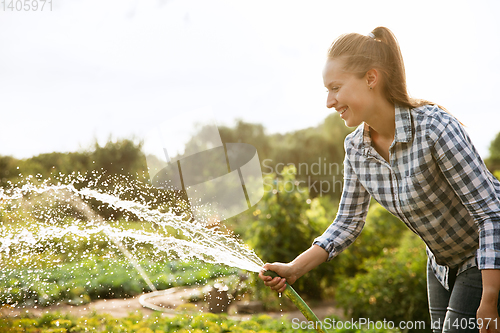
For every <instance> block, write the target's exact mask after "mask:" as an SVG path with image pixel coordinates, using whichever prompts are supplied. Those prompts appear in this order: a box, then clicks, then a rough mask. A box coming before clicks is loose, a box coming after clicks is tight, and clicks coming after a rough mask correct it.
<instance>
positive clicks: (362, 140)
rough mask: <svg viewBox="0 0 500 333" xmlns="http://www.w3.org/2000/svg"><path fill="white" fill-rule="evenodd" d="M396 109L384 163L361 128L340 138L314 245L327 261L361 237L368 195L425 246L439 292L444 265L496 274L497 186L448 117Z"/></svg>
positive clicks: (433, 110)
mask: <svg viewBox="0 0 500 333" xmlns="http://www.w3.org/2000/svg"><path fill="white" fill-rule="evenodd" d="M395 112H396V114H395V120H396V129H395V136H394V142H393V143H392V145H391V146H390V148H389V153H390V154H389V156H390V161H389V162H387V161H386V160H385V159H384V158H383V157H382V156H381V155H380V154H379V153H378V152H377V151H376V150H375V149H374V148H373V146H372V144H371V137H370V128H369V126H368V125H366V124H362V125H361V126H359V127H358V128H357V129H356V130H355V131H354V132H353V133H351V134H350V135H348V136H347V137H346V139H345V150H346V155H345V160H344V189H343V193H342V198H341V202H340V206H339V211H338V213H337V216H336V218H335V220H334V221H333V223H332V224H331V225H330V227H329V228H328V229H327V230H326V231H325V232H324V233H323V235H321V236H320V237H318V238H316V239H315V241H314V244H316V245H319V246H321V247H322V248H324V249H325V250H326V251H327V252H328V253H329V258H328V260H331V259H332V258H333V257H335V256H336V255H337V254H339V253H340V252H342V251H343V250H344V249H345V248H346V247H347V246H349V245H350V244H351V243H352V242H354V240H355V239H356V237H357V236H358V235H359V233H360V232H361V229H362V228H363V225H364V223H365V218H366V214H367V212H368V206H369V203H370V197H373V198H374V199H375V200H377V201H378V202H379V203H380V204H381V205H382V206H384V207H385V208H386V209H387V210H388V211H389V212H391V213H392V214H393V215H395V216H396V217H398V218H399V219H400V220H401V221H403V222H404V223H405V224H406V225H407V226H408V228H410V229H411V230H412V231H413V232H415V233H416V234H417V235H418V236H420V238H421V239H422V240H423V241H424V242H425V244H426V245H427V254H428V256H429V261H430V264H431V266H432V269H433V271H434V273H435V275H436V277H437V278H438V280H439V281H440V282H441V284H442V285H443V286H444V287H445V288H447V289H448V273H449V270H450V268H452V269H454V268H457V269H458V273H457V274H460V273H461V272H463V271H464V270H466V269H467V268H470V267H473V266H477V267H478V268H479V269H500V182H499V181H498V180H497V179H496V178H495V177H494V176H493V175H492V174H491V173H490V172H489V171H488V170H487V169H486V167H485V165H484V163H483V161H482V160H481V158H480V157H479V154H478V153H477V151H476V150H475V148H474V146H473V145H472V142H471V140H470V138H469V136H468V135H467V133H466V132H465V131H464V129H463V127H462V126H461V125H460V123H459V122H458V121H457V120H456V119H455V118H454V117H452V116H451V115H450V114H448V113H446V112H445V111H443V110H441V109H439V108H438V107H437V106H431V105H426V106H422V107H418V108H414V109H411V110H410V109H408V108H402V107H398V106H396V107H395Z"/></svg>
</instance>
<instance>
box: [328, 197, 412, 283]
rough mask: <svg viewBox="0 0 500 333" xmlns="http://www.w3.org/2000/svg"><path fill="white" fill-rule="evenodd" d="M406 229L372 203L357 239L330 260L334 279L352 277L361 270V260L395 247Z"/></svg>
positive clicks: (392, 216) (383, 209)
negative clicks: (333, 268) (333, 270)
mask: <svg viewBox="0 0 500 333" xmlns="http://www.w3.org/2000/svg"><path fill="white" fill-rule="evenodd" d="M406 230H407V227H406V226H405V224H404V223H403V222H401V221H400V220H399V219H398V218H397V217H395V216H394V215H392V214H391V213H389V212H388V211H387V210H386V209H385V208H384V207H382V206H381V205H380V204H378V203H376V202H374V203H373V204H372V205H371V207H370V210H369V212H368V216H367V218H366V223H365V226H364V228H363V231H362V232H361V234H360V235H359V237H358V238H357V239H356V240H355V241H354V243H353V244H351V246H349V247H348V248H347V249H346V250H345V251H343V252H342V253H341V254H339V255H338V256H337V257H335V258H334V259H333V260H332V264H333V266H334V267H335V277H336V279H337V280H338V279H341V280H344V279H346V278H350V277H353V276H354V275H356V273H357V272H359V271H360V269H362V268H361V267H360V266H361V263H362V262H363V260H366V259H370V258H375V257H378V256H380V255H381V254H383V251H384V250H386V251H387V250H388V249H392V248H394V247H397V246H398V245H399V243H400V241H401V234H402V233H403V232H404V231H406Z"/></svg>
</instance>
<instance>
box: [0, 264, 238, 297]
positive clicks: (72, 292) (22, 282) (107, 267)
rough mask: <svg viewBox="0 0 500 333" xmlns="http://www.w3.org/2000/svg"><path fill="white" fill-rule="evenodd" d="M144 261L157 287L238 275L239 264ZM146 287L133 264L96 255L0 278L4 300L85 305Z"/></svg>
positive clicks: (19, 269) (21, 269)
mask: <svg viewBox="0 0 500 333" xmlns="http://www.w3.org/2000/svg"><path fill="white" fill-rule="evenodd" d="M140 264H141V266H142V267H143V268H144V269H145V270H146V272H147V274H148V277H149V278H150V280H151V281H152V282H153V284H154V285H155V287H156V288H157V289H159V290H161V289H167V288H170V287H177V286H192V285H205V284H207V283H208V282H209V281H210V280H213V279H216V278H219V277H222V276H229V275H234V274H237V273H238V270H237V269H235V268H228V267H224V266H217V265H210V264H203V263H194V262H179V261H168V262H161V263H154V262H150V261H142V262H140ZM147 290H149V287H148V285H147V284H146V282H145V281H144V280H143V279H142V277H141V276H140V275H139V273H138V272H137V271H136V270H135V269H134V267H133V266H132V264H131V263H130V262H128V261H124V260H118V259H117V258H96V257H93V258H87V259H83V260H79V261H73V262H69V263H65V264H60V265H56V266H54V267H51V268H43V269H33V267H29V268H26V267H23V266H21V267H17V268H11V269H7V270H4V272H3V275H2V278H1V279H0V304H18V305H19V304H28V305H29V304H36V305H42V306H47V305H50V304H54V303H56V302H65V303H68V304H85V303H88V302H90V301H92V300H96V299H103V298H123V297H130V296H135V295H138V294H140V293H143V292H145V291H147Z"/></svg>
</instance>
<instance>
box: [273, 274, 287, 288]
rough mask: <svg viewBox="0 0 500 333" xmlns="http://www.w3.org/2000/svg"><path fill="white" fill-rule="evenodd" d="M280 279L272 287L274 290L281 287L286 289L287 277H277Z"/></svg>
mask: <svg viewBox="0 0 500 333" xmlns="http://www.w3.org/2000/svg"><path fill="white" fill-rule="evenodd" d="M276 279H278V281H277V283H276V285H274V287H273V288H272V289H273V290H276V291H280V290H281V289H284V287H286V279H284V278H279V277H278V278H276Z"/></svg>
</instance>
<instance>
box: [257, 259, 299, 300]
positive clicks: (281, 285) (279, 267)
mask: <svg viewBox="0 0 500 333" xmlns="http://www.w3.org/2000/svg"><path fill="white" fill-rule="evenodd" d="M268 270H270V271H273V272H275V273H276V274H278V275H279V276H281V277H275V278H273V277H271V276H267V275H264V273H265V271H268ZM259 278H260V279H261V280H262V281H264V284H265V285H266V286H268V287H269V288H271V289H272V290H276V291H277V292H280V293H282V292H284V291H285V289H286V283H287V282H288V283H289V284H292V283H294V282H295V281H296V280H297V278H298V277H297V275H296V273H295V272H294V269H293V266H292V264H291V263H289V264H284V263H280V262H275V263H272V264H265V265H264V266H262V270H261V271H260V273H259Z"/></svg>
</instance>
